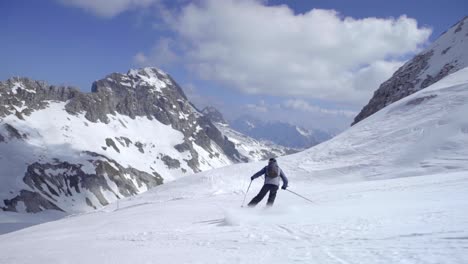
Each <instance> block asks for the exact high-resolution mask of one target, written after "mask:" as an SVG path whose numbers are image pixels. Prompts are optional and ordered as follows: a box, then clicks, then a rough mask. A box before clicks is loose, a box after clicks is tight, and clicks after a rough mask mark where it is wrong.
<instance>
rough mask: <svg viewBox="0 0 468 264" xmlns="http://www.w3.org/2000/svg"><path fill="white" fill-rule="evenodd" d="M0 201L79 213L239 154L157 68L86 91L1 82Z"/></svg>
mask: <svg viewBox="0 0 468 264" xmlns="http://www.w3.org/2000/svg"><path fill="white" fill-rule="evenodd" d="M0 103H1V104H0V117H1V119H0V167H1V168H2V171H1V172H0V182H1V187H0V201H2V202H0V208H2V209H3V210H7V211H26V212H39V211H42V210H45V209H55V210H62V211H67V212H80V211H86V210H89V209H93V208H98V207H100V206H103V205H107V204H109V203H110V202H112V201H115V200H116V199H120V198H122V197H128V196H132V195H135V194H138V193H141V192H144V191H146V190H148V189H150V188H152V187H154V186H156V185H159V184H161V183H163V181H171V180H174V179H176V178H179V177H181V176H182V175H185V174H193V173H194V172H200V171H203V170H208V169H212V168H217V167H221V166H226V165H230V164H233V163H237V162H241V161H247V158H246V157H243V156H242V155H241V154H240V153H239V152H238V151H237V150H236V148H235V146H234V144H233V143H232V142H230V141H229V140H227V139H226V138H225V137H224V136H223V135H222V134H221V132H220V131H219V130H218V129H217V128H216V126H215V125H213V123H212V122H211V121H210V120H209V119H208V118H206V117H204V116H203V115H202V114H201V113H200V112H198V111H197V110H196V109H195V108H194V107H193V106H192V105H191V104H190V102H189V101H188V100H187V98H186V96H185V94H184V93H183V91H182V89H181V88H180V87H179V86H178V85H177V83H176V82H175V81H174V80H173V79H172V78H171V77H170V76H169V75H167V74H166V73H164V72H162V71H160V70H158V69H155V68H143V69H138V70H130V71H129V72H128V73H126V74H120V73H113V74H110V75H109V76H107V77H105V78H104V79H102V80H98V81H96V82H94V83H93V86H92V92H91V93H81V92H80V91H78V90H77V89H74V88H70V87H58V86H51V85H48V84H47V83H45V82H41V81H34V80H30V79H27V78H12V79H9V80H7V81H5V82H0Z"/></svg>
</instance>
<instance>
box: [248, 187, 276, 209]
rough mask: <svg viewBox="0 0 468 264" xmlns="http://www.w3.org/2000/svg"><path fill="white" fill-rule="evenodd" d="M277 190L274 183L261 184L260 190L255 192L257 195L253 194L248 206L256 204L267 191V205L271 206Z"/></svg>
mask: <svg viewBox="0 0 468 264" xmlns="http://www.w3.org/2000/svg"><path fill="white" fill-rule="evenodd" d="M277 191H278V186H277V185H274V184H265V185H263V187H262V189H261V190H260V192H259V193H258V194H257V196H255V197H254V198H253V199H252V201H250V203H249V204H248V206H250V207H253V206H255V205H257V204H258V203H259V202H260V201H261V200H262V199H263V197H265V195H266V194H267V193H268V192H270V194H269V195H268V201H267V205H269V206H272V205H273V203H274V202H275V198H276V192H277Z"/></svg>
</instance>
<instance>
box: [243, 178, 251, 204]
mask: <svg viewBox="0 0 468 264" xmlns="http://www.w3.org/2000/svg"><path fill="white" fill-rule="evenodd" d="M251 184H252V180H250V183H249V187H247V191H246V192H245V195H244V200H243V201H242V206H241V207H244V203H245V198H246V197H247V193H248V192H249V189H250V185H251Z"/></svg>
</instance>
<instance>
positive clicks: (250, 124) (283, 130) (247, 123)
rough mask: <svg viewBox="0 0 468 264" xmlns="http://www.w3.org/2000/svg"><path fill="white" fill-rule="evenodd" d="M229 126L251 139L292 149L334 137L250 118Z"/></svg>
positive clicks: (297, 127) (233, 122)
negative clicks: (266, 141)
mask: <svg viewBox="0 0 468 264" xmlns="http://www.w3.org/2000/svg"><path fill="white" fill-rule="evenodd" d="M230 125H231V126H232V128H233V129H235V130H237V131H239V132H241V133H243V134H245V135H248V136H250V137H252V138H255V139H261V140H268V141H271V142H274V143H275V144H278V145H281V146H285V147H288V148H294V149H306V148H310V147H312V146H315V145H317V144H319V143H321V142H323V141H326V140H328V139H330V138H332V137H333V136H334V134H332V133H330V132H326V131H323V130H318V129H317V130H308V129H305V128H301V127H299V126H295V125H291V124H288V123H284V122H265V121H262V120H259V119H256V118H253V117H250V116H242V117H240V118H237V119H235V120H234V121H232V122H231V123H230Z"/></svg>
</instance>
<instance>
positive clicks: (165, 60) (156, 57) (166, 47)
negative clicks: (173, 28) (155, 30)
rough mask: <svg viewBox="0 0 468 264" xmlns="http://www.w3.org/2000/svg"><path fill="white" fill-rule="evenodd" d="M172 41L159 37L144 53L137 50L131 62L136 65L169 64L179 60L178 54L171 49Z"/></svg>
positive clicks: (158, 65)
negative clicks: (149, 49)
mask: <svg viewBox="0 0 468 264" xmlns="http://www.w3.org/2000/svg"><path fill="white" fill-rule="evenodd" d="M173 47H174V41H173V40H172V39H170V38H161V39H160V40H159V41H158V42H157V43H156V44H155V45H154V46H153V47H152V49H151V51H150V52H149V53H148V55H146V54H145V53H143V52H138V53H137V54H136V55H135V56H133V62H134V63H135V64H137V65H138V66H155V67H164V66H169V65H172V64H174V63H176V62H177V61H179V59H180V58H179V56H178V55H177V53H176V52H175V51H174V50H173Z"/></svg>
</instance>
